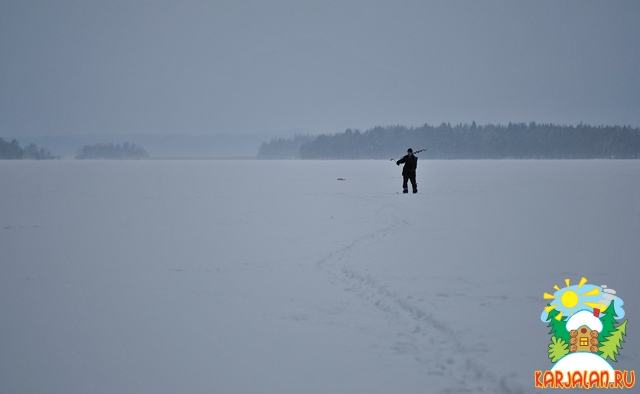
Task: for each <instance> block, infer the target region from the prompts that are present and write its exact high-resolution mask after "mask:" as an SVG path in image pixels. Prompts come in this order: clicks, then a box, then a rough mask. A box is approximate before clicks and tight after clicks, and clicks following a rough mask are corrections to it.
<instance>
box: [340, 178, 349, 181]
mask: <svg viewBox="0 0 640 394" xmlns="http://www.w3.org/2000/svg"><path fill="white" fill-rule="evenodd" d="M338 180H339V181H346V180H347V179H346V178H338Z"/></svg>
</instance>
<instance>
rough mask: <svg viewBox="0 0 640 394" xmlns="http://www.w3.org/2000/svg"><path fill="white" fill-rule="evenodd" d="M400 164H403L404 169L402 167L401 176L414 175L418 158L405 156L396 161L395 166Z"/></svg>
mask: <svg viewBox="0 0 640 394" xmlns="http://www.w3.org/2000/svg"><path fill="white" fill-rule="evenodd" d="M402 163H404V167H402V175H415V173H416V168H418V156H415V155H413V156H409V155H406V156H405V157H403V158H402V159H400V160H398V161H396V164H397V165H400V164H402Z"/></svg>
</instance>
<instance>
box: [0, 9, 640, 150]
mask: <svg viewBox="0 0 640 394" xmlns="http://www.w3.org/2000/svg"><path fill="white" fill-rule="evenodd" d="M639 16H640V3H638V2H634V1H618V2H590V1H587V2H585V1H577V0H567V1H562V2H528V1H513V2H503V1H497V0H496V1H493V0H491V1H483V2H474V1H461V2H448V1H446V2H445V1H430V2H412V1H399V2H393V3H384V2H376V3H372V2H367V1H358V0H354V1H349V2H318V3H316V2H299V1H292V0H279V1H270V2H249V1H234V2H226V1H222V2H213V3H211V2H193V1H190V2H186V3H180V4H177V3H175V4H173V3H167V4H157V5H154V6H150V5H149V4H147V3H145V2H142V1H134V2H121V1H113V2H108V3H74V2H61V3H56V4H55V5H54V4H49V3H46V2H45V3H42V2H40V3H35V4H34V3H25V2H14V1H9V2H3V3H2V4H0V53H2V56H0V135H2V136H5V137H15V138H18V139H20V140H25V141H26V140H28V136H33V135H38V136H68V135H78V136H80V135H86V136H89V135H104V136H111V135H113V136H114V137H115V136H116V135H118V136H119V135H125V136H135V135H149V136H154V135H157V136H162V135H167V134H181V135H203V134H204V135H209V134H212V135H218V134H232V135H236V134H264V135H265V138H263V139H264V140H267V141H268V140H269V139H270V138H271V136H270V133H271V132H272V131H274V130H297V131H299V133H300V134H311V135H317V134H323V133H336V132H341V131H343V130H345V129H348V128H351V129H360V130H366V129H368V128H370V127H375V126H376V125H382V126H384V125H394V124H402V125H408V126H411V125H414V126H418V125H422V124H424V123H425V122H427V123H429V124H440V123H442V122H461V123H471V122H472V121H476V122H477V123H478V124H486V123H499V124H507V123H509V122H522V121H526V122H529V121H536V122H539V123H554V124H578V123H580V122H584V123H586V124H593V125H600V124H604V125H630V126H633V127H640V111H638V108H640V94H639V93H638V92H640V74H639V73H638V72H637V70H638V69H640V42H639V41H638V40H637V37H640V25H639V24H638V23H637V19H638V17H639ZM269 130H271V132H270V131H269Z"/></svg>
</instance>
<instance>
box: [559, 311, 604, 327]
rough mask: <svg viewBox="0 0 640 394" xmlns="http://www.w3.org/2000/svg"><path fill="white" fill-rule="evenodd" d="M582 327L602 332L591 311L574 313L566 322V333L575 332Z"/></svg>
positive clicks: (600, 324)
mask: <svg viewBox="0 0 640 394" xmlns="http://www.w3.org/2000/svg"><path fill="white" fill-rule="evenodd" d="M582 326H587V327H589V329H590V330H596V331H598V332H602V322H601V321H600V319H598V318H597V317H595V316H594V315H593V312H591V311H586V310H585V311H580V312H576V314H574V315H573V316H571V317H570V318H569V320H567V331H571V330H577V329H578V328H580V327H582Z"/></svg>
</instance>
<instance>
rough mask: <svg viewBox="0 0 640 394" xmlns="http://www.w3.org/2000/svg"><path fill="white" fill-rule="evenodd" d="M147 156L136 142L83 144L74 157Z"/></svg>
mask: <svg viewBox="0 0 640 394" xmlns="http://www.w3.org/2000/svg"><path fill="white" fill-rule="evenodd" d="M145 157H149V155H148V154H147V152H146V151H145V150H144V149H143V148H142V147H140V146H138V145H136V144H130V143H128V142H125V143H124V144H113V143H109V144H106V143H98V144H94V145H85V146H83V147H82V148H81V149H78V154H77V155H76V159H142V158H145Z"/></svg>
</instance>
